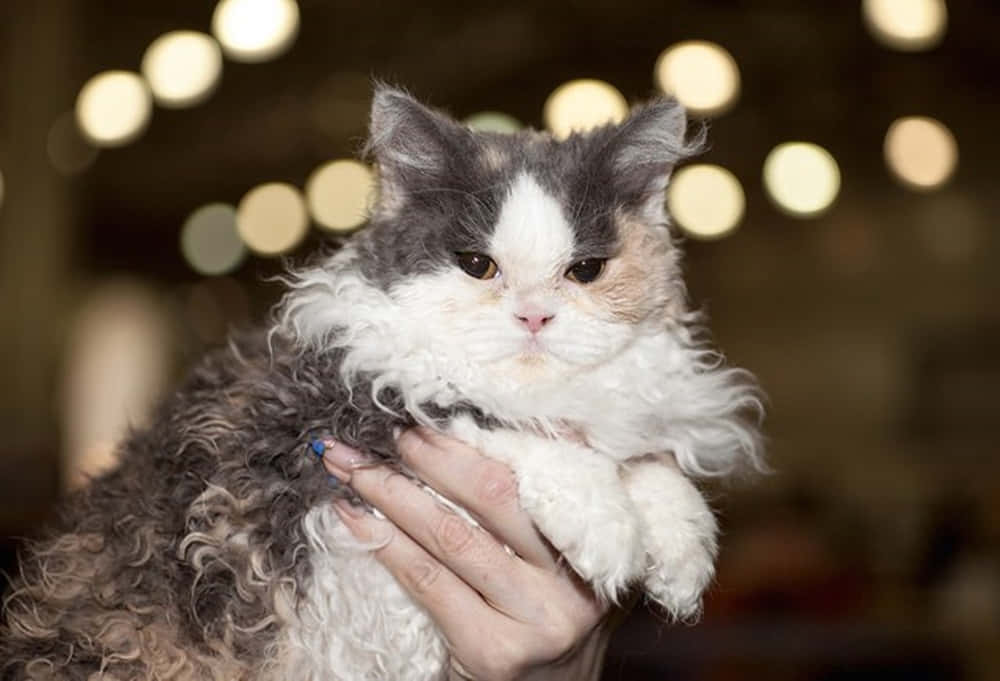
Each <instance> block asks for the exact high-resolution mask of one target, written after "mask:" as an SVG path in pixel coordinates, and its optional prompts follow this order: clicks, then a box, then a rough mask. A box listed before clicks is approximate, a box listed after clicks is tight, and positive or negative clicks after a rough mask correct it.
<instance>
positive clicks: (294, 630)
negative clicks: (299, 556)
mask: <svg viewBox="0 0 1000 681" xmlns="http://www.w3.org/2000/svg"><path fill="white" fill-rule="evenodd" d="M303 529H304V530H305V532H306V536H307V537H308V547H309V559H310V562H311V563H312V579H311V581H310V582H309V584H307V585H306V593H305V594H304V596H305V597H304V598H303V599H302V603H301V605H300V606H299V608H298V610H297V611H296V612H295V613H294V615H293V616H290V617H289V618H288V620H287V624H286V626H285V628H284V629H283V631H282V635H281V638H280V640H279V641H278V644H277V649H276V650H275V653H276V654H275V656H274V658H273V669H271V670H269V673H267V674H266V675H265V676H264V678H267V679H268V680H269V681H271V680H273V681H279V680H281V681H376V680H384V679H393V680H394V681H396V680H398V681H433V680H436V679H441V678H443V675H444V673H445V663H446V661H447V652H446V650H445V647H444V642H443V641H442V640H441V636H440V634H439V633H438V632H437V629H436V628H435V627H434V625H433V624H432V623H431V621H430V618H428V616H427V614H426V613H425V612H424V611H423V610H422V609H420V608H419V607H418V606H417V605H415V604H414V603H413V602H412V601H411V600H410V599H409V598H408V597H407V596H406V594H405V593H404V592H403V590H402V588H401V587H400V586H399V584H398V583H397V582H396V581H395V579H393V577H392V576H391V575H389V573H388V572H386V570H385V569H384V568H382V566H381V565H380V564H379V563H378V562H376V560H375V559H374V557H373V556H372V553H371V549H372V547H370V546H364V545H361V544H359V543H358V541H357V540H356V539H354V537H353V536H352V535H351V534H350V532H349V531H348V530H347V528H345V527H344V526H343V524H342V523H341V522H340V519H339V518H338V517H337V514H336V513H335V512H334V511H333V508H332V507H331V506H321V507H318V508H315V509H313V510H312V511H310V512H309V514H308V515H307V516H306V517H305V519H304V520H303Z"/></svg>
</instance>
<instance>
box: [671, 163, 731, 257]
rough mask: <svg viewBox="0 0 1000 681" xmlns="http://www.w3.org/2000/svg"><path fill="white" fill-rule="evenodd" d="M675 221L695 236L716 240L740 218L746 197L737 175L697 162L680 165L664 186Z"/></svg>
mask: <svg viewBox="0 0 1000 681" xmlns="http://www.w3.org/2000/svg"><path fill="white" fill-rule="evenodd" d="M667 207H668V209H669V210H670V214H671V216H673V218H674V222H676V223H677V225H678V226H679V227H680V228H681V229H682V230H684V232H686V233H687V234H689V235H691V236H692V237H694V238H697V239H719V238H721V237H723V236H726V235H727V234H730V233H731V232H732V231H733V230H735V229H736V227H737V226H739V224H740V220H742V219H743V212H744V210H745V208H746V198H745V196H744V194H743V187H742V186H741V185H740V181H739V180H738V179H736V176H735V175H733V174H732V173H731V172H729V171H728V170H726V169H725V168H723V167H721V166H717V165H711V164H708V163H698V164H695V165H689V166H685V167H683V168H681V169H680V170H678V171H677V172H676V173H675V174H674V178H673V179H672V180H671V181H670V186H669V187H668V188H667Z"/></svg>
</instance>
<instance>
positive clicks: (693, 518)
mask: <svg viewBox="0 0 1000 681" xmlns="http://www.w3.org/2000/svg"><path fill="white" fill-rule="evenodd" d="M625 484H626V487H627V489H628V493H629V496H630V497H631V498H632V501H633V502H634V503H635V507H636V509H637V510H638V512H639V516H640V517H641V518H642V525H641V527H642V532H643V537H642V541H643V543H644V544H645V546H646V555H647V561H648V562H647V567H646V573H645V576H644V578H643V583H644V586H645V587H646V592H647V594H648V595H649V597H650V598H651V599H652V600H654V601H656V602H657V603H658V604H659V605H660V606H662V607H663V608H664V609H665V610H666V611H667V612H668V613H669V614H670V616H671V617H673V618H675V619H679V620H690V619H693V618H695V617H697V616H698V614H699V612H700V611H701V596H702V593H703V592H704V591H705V589H706V587H708V585H709V583H710V582H711V581H712V577H713V576H714V575H715V566H714V563H715V555H716V533H717V525H716V522H715V515H714V514H713V513H712V509H711V508H710V507H709V506H708V504H707V503H705V499H704V498H703V497H702V495H701V493H700V492H699V491H698V488H697V487H695V485H694V484H693V483H692V482H691V481H690V480H688V479H687V478H686V477H685V476H684V475H683V474H682V473H681V472H680V470H678V469H677V467H676V466H675V465H674V464H673V463H672V460H671V459H669V458H663V457H659V458H650V459H648V460H646V461H642V462H637V463H636V464H634V465H633V466H631V467H629V469H628V470H627V474H626V483H625Z"/></svg>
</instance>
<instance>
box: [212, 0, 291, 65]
mask: <svg viewBox="0 0 1000 681" xmlns="http://www.w3.org/2000/svg"><path fill="white" fill-rule="evenodd" d="M298 32H299V6H298V4H296V2H295V0H221V1H220V2H219V4H218V5H216V7H215V13H214V14H213V15H212V33H213V34H214V35H215V37H216V38H218V40H219V42H220V43H221V44H222V49H223V51H224V52H225V53H226V56H227V57H229V58H230V59H233V60H235V61H241V62H262V61H267V60H269V59H274V58H275V57H277V56H279V55H281V54H282V53H284V52H285V51H286V50H288V48H289V47H291V46H292V43H293V42H294V41H295V37H296V36H297V35H298Z"/></svg>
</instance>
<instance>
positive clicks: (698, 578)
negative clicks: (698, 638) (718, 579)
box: [643, 522, 715, 621]
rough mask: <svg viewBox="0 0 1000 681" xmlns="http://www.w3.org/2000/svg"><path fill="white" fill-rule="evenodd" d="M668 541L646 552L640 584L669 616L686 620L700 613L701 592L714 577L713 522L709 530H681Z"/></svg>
mask: <svg viewBox="0 0 1000 681" xmlns="http://www.w3.org/2000/svg"><path fill="white" fill-rule="evenodd" d="M706 532H707V534H706ZM669 544H670V545H669V546H664V545H663V543H659V546H656V547H653V548H652V550H651V551H650V553H649V561H650V565H649V567H648V568H647V572H646V576H645V578H644V580H643V585H644V587H645V589H646V593H647V595H648V596H649V598H650V599H652V600H653V601H655V602H656V603H658V604H659V605H660V606H661V607H662V608H663V609H664V610H666V611H667V612H668V613H669V614H670V616H671V617H673V618H674V619H677V620H686V621H689V620H692V619H695V618H697V617H698V615H699V614H700V613H701V598H702V594H703V593H704V592H705V589H706V588H707V587H708V585H709V584H710V583H711V581H712V578H713V577H714V576H715V532H714V522H713V528H712V529H711V530H710V531H707V528H703V529H700V530H696V531H690V532H681V533H679V534H678V536H677V537H676V538H675V539H674V540H673V541H671V542H669Z"/></svg>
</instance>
